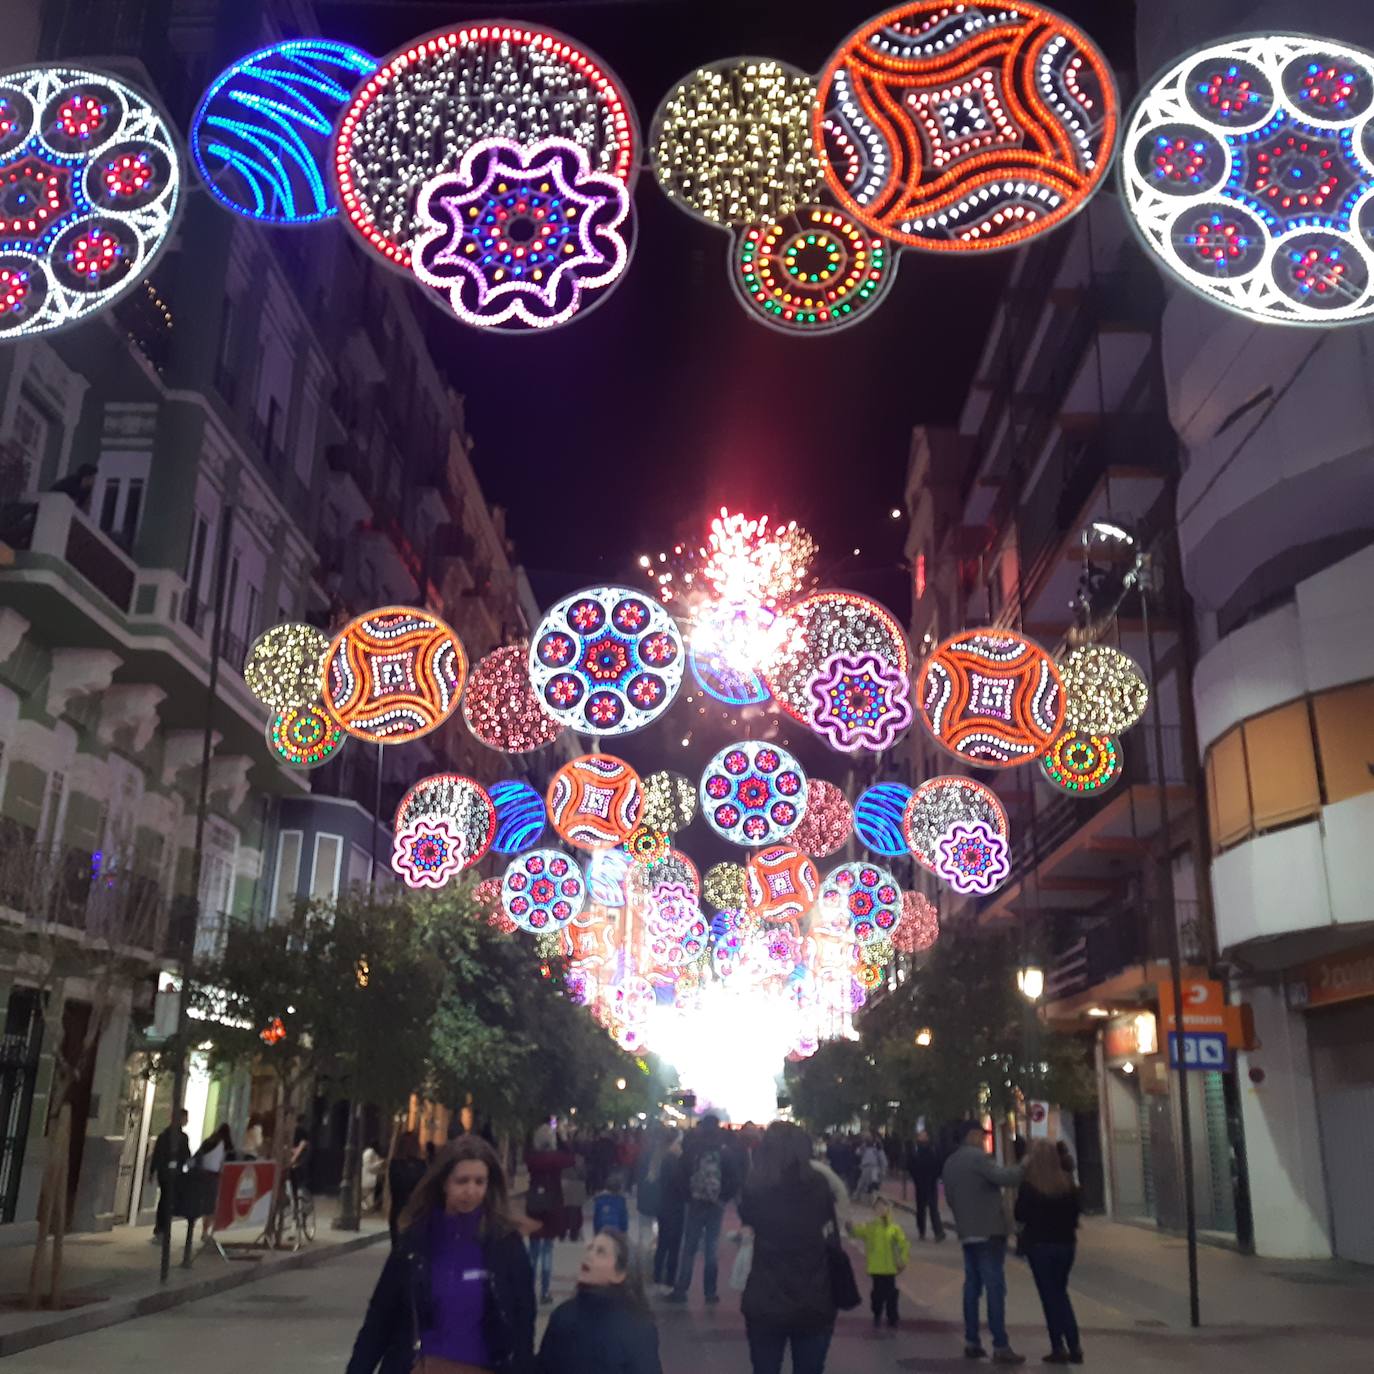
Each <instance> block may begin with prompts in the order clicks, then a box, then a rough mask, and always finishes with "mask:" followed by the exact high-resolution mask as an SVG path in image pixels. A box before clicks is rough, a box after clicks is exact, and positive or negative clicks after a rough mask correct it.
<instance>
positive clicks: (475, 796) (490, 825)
mask: <svg viewBox="0 0 1374 1374" xmlns="http://www.w3.org/2000/svg"><path fill="white" fill-rule="evenodd" d="M439 820H441V821H445V822H447V823H448V825H449V826H450V828H451V829H452V831H453V834H454V838H455V839H456V841H457V842H458V845H459V854H458V859H459V867H460V868H471V867H472V865H473V864H475V863H476V862H477V861H478V860H479V859H480V858H481V857H482V856H483V855H484V854H485V853H486V852H487V850H488V849H490V848H491V843H492V841H493V840H494V839H495V838H496V826H497V817H496V806H495V804H494V803H493V802H492V799H491V797H490V796H489V795H488V794H487V790H486V788H484V787H483V786H482V784H481V783H479V782H474V781H473V780H472V779H471V778H465V777H464V776H463V775H462V774H461V773H435V774H434V775H433V776H431V777H428V778H422V779H421V780H420V781H419V782H417V783H416V784H415V785H414V786H413V787H412V788H411V789H410V790H409V791H408V792H407V793H406V794H405V796H403V797H402V798H401V802H400V805H399V806H398V807H397V808H396V819H395V821H394V822H393V826H392V828H393V829H394V830H395V831H396V833H397V834H400V833H401V831H403V830H406V829H408V828H410V827H412V826H415V825H418V824H419V823H420V822H421V821H439Z"/></svg>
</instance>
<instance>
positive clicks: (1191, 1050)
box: [1169, 1031, 1231, 1073]
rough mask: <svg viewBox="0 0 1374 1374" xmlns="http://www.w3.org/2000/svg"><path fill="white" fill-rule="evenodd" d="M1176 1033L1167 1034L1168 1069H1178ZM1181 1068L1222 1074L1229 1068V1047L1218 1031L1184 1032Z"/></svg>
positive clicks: (1177, 1037)
mask: <svg viewBox="0 0 1374 1374" xmlns="http://www.w3.org/2000/svg"><path fill="white" fill-rule="evenodd" d="M1179 1039H1180V1037H1179V1034H1178V1032H1177V1031H1170V1032H1169V1067H1170V1068H1171V1069H1176V1068H1178V1042H1179ZM1182 1040H1183V1067H1184V1068H1185V1069H1201V1070H1203V1071H1210V1072H1212V1073H1223V1072H1225V1070H1227V1069H1229V1068H1230V1067H1231V1046H1230V1043H1229V1042H1228V1041H1227V1039H1226V1036H1225V1035H1224V1034H1223V1033H1221V1032H1219V1031H1184V1032H1183V1035H1182Z"/></svg>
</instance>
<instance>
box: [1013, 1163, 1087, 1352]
mask: <svg viewBox="0 0 1374 1374" xmlns="http://www.w3.org/2000/svg"><path fill="white" fill-rule="evenodd" d="M1016 1220H1017V1221H1018V1222H1019V1223H1020V1224H1021V1228H1022V1230H1021V1247H1022V1249H1023V1250H1024V1251H1025V1255H1026V1259H1027V1260H1028V1261H1029V1262H1030V1268H1031V1273H1032V1274H1033V1275H1034V1276H1035V1287H1036V1291H1037V1292H1038V1293H1039V1294H1040V1306H1041V1307H1042V1308H1043V1309H1044V1312H1045V1325H1046V1326H1047V1327H1048V1328H1049V1333H1050V1353H1049V1354H1048V1355H1046V1356H1045V1363H1046V1364H1082V1363H1083V1347H1082V1346H1081V1345H1080V1344H1079V1343H1078V1319H1077V1318H1076V1317H1075V1316H1074V1312H1073V1303H1072V1302H1070V1301H1069V1272H1070V1271H1071V1270H1072V1269H1073V1261H1074V1256H1075V1254H1076V1253H1077V1249H1078V1189H1077V1188H1075V1187H1074V1183H1073V1175H1072V1174H1068V1173H1065V1171H1064V1162H1063V1160H1062V1159H1061V1157H1060V1155H1059V1151H1058V1149H1057V1148H1056V1147H1055V1145H1054V1143H1053V1142H1052V1141H1049V1140H1037V1141H1036V1142H1035V1144H1034V1145H1032V1146H1031V1149H1030V1154H1029V1156H1028V1157H1027V1159H1026V1172H1025V1177H1024V1178H1023V1180H1022V1182H1021V1189H1020V1191H1019V1192H1018V1193H1017V1195H1016Z"/></svg>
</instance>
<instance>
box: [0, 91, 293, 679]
mask: <svg viewBox="0 0 1374 1374" xmlns="http://www.w3.org/2000/svg"><path fill="white" fill-rule="evenodd" d="M180 193H181V173H180V170H179V165H178V161H177V151H176V145H175V143H174V142H173V140H172V135H171V131H170V128H169V125H168V121H167V120H166V118H165V117H164V116H163V115H162V114H161V112H160V111H158V110H157V109H156V108H155V107H154V106H153V105H152V103H151V102H150V101H149V100H148V99H147V97H146V96H143V95H140V94H139V93H138V92H137V91H135V90H134V89H133V88H132V87H130V86H128V85H126V84H125V83H124V82H122V81H118V80H116V79H115V78H114V77H112V76H109V75H106V74H104V73H101V72H93V71H87V70H84V69H81V68H75V67H20V68H17V69H16V70H13V71H8V72H3V73H0V340H2V339H19V338H28V337H30V336H32V335H35V334H42V333H50V332H52V331H54V330H58V329H65V328H68V327H69V326H71V325H75V324H80V323H81V322H82V321H83V320H86V319H89V318H90V317H91V316H93V315H94V314H96V313H97V312H98V311H100V310H103V309H105V308H106V307H108V306H110V305H113V304H114V302H115V301H116V300H117V299H118V298H119V297H121V296H123V295H125V294H126V293H127V292H128V291H129V290H130V288H131V287H133V286H134V285H135V284H136V283H137V282H139V281H140V280H141V279H142V278H143V277H144V276H145V275H146V274H147V272H148V270H149V269H150V268H151V267H152V265H153V263H154V261H155V260H156V259H157V256H158V254H159V253H160V252H161V251H162V248H163V247H164V245H165V244H166V242H167V239H168V237H169V235H170V233H171V228H172V221H173V219H174V217H175V215H176V210H177V203H178V200H179V197H180ZM284 704H285V705H300V704H301V703H300V702H291V703H284Z"/></svg>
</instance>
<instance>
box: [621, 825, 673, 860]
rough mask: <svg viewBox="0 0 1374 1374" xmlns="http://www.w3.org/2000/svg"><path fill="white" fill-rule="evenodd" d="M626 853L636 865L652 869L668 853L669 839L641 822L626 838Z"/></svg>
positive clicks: (659, 831) (661, 832)
mask: <svg viewBox="0 0 1374 1374" xmlns="http://www.w3.org/2000/svg"><path fill="white" fill-rule="evenodd" d="M623 847H624V850H625V852H626V853H627V854H628V855H629V856H630V858H632V859H633V860H634V861H635V862H636V863H638V864H643V865H644V866H645V867H646V868H652V867H653V866H654V865H655V864H656V863H658V862H659V860H660V859H662V858H663V856H664V855H665V854H667V852H668V837H667V835H665V834H664V833H663V831H661V830H655V829H654V828H653V826H650V825H645V824H643V822H641V823H640V824H639V825H637V826H635V828H634V829H633V830H631V831H630V833H629V834H628V835H627V836H626V837H625V843H624V846H623Z"/></svg>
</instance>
